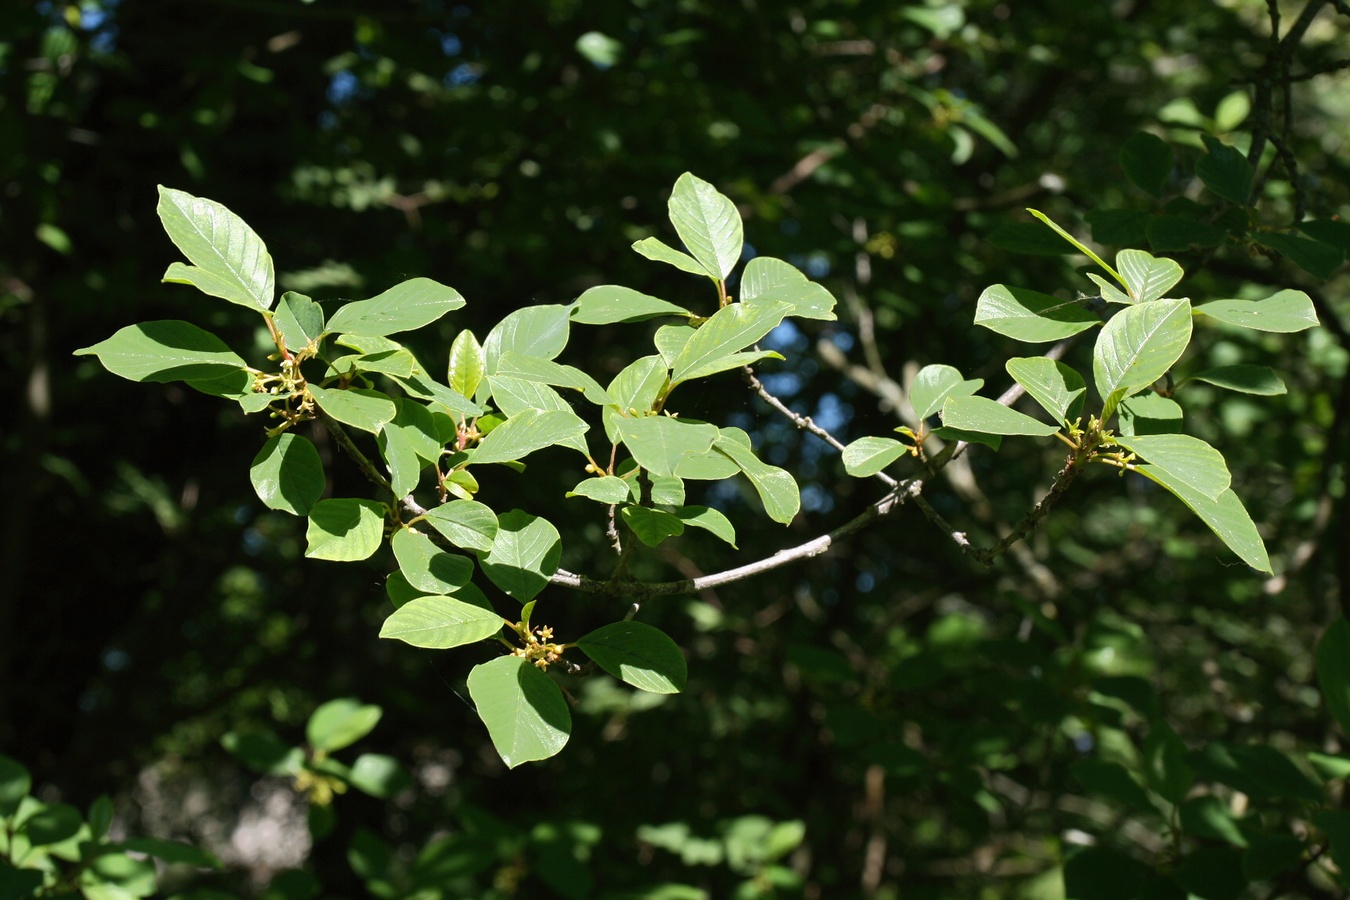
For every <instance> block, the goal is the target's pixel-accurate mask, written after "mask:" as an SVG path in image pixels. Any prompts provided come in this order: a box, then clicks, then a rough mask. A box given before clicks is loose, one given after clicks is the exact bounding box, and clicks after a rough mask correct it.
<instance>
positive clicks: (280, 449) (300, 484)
mask: <svg viewBox="0 0 1350 900" xmlns="http://www.w3.org/2000/svg"><path fill="white" fill-rule="evenodd" d="M248 475H249V480H250V481H252V482H253V490H254V491H256V492H257V494H258V499H259V500H261V501H262V502H263V505H265V506H266V507H267V508H268V509H279V510H281V511H282V512H288V513H290V514H292V515H296V516H307V515H309V511H310V510H311V509H312V508H313V507H314V504H315V503H317V502H319V498H320V497H321V496H323V488H324V483H325V480H324V475H323V462H322V461H321V460H320V459H319V451H318V450H316V449H315V448H314V445H313V444H312V443H310V442H309V440H308V439H307V438H305V437H302V436H301V435H298V434H292V433H291V432H289V431H288V432H284V433H282V434H278V435H276V436H274V437H271V438H268V440H267V443H265V444H263V447H262V449H261V450H259V451H258V455H257V456H255V457H254V458H253V463H252V464H251V465H250V466H249V471H248Z"/></svg>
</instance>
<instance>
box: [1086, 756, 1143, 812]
mask: <svg viewBox="0 0 1350 900" xmlns="http://www.w3.org/2000/svg"><path fill="white" fill-rule="evenodd" d="M1071 771H1072V772H1073V777H1074V778H1076V779H1077V780H1078V783H1079V784H1081V785H1082V786H1083V787H1085V788H1087V789H1088V791H1089V792H1090V793H1093V794H1096V795H1097V796H1099V797H1105V798H1106V799H1108V800H1112V801H1114V802H1116V803H1119V804H1120V805H1122V806H1125V807H1127V808H1130V809H1136V810H1139V811H1141V812H1150V813H1151V812H1156V808H1155V807H1154V805H1153V801H1151V800H1149V797H1148V793H1147V792H1145V790H1144V789H1143V787H1141V786H1140V784H1139V782H1137V781H1135V780H1134V776H1132V775H1131V774H1130V772H1129V770H1128V769H1126V768H1125V767H1124V766H1122V765H1121V764H1120V763H1113V762H1103V761H1101V760H1098V759H1083V760H1079V761H1078V762H1076V763H1074V764H1073V766H1072V768H1071Z"/></svg>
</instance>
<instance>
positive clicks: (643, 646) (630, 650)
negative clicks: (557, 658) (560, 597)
mask: <svg viewBox="0 0 1350 900" xmlns="http://www.w3.org/2000/svg"><path fill="white" fill-rule="evenodd" d="M576 644H577V647H578V648H580V649H581V652H583V653H585V654H586V655H587V656H589V657H590V658H591V659H593V660H595V663H596V665H598V666H599V667H600V668H602V669H604V670H605V671H606V672H608V673H609V674H611V675H613V676H614V677H615V678H618V679H619V680H621V681H624V682H626V683H628V684H631V685H632V686H633V687H635V688H640V689H642V690H644V691H651V692H652V693H656V694H675V693H679V692H680V691H681V690H683V689H684V683H685V679H686V677H687V669H686V666H685V661H684V654H683V653H681V652H680V648H679V647H677V646H676V645H675V642H674V641H672V640H671V639H670V638H669V637H668V636H667V635H666V633H665V632H663V631H661V630H659V629H657V628H653V627H652V626H650V625H647V624H644V623H642V622H615V623H613V624H611V625H605V626H604V627H602V628H597V629H596V630H595V631H592V632H591V633H590V634H587V635H585V636H584V637H580V638H578V639H577V642H576Z"/></svg>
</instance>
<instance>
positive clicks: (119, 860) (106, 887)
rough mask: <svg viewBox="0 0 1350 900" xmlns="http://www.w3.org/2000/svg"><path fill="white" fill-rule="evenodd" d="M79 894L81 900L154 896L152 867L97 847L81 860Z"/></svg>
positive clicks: (149, 864)
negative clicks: (82, 899) (83, 899)
mask: <svg viewBox="0 0 1350 900" xmlns="http://www.w3.org/2000/svg"><path fill="white" fill-rule="evenodd" d="M81 862H82V865H83V868H82V870H81V871H80V875H79V888H80V894H81V895H82V896H83V897H84V898H85V900H127V898H129V897H149V896H150V895H152V894H154V893H155V864H154V863H153V862H151V861H150V860H148V859H132V858H131V857H130V856H128V855H127V854H126V853H124V852H122V851H121V850H118V849H114V848H112V847H99V848H97V849H93V850H91V851H90V852H89V854H88V857H87V858H85V859H83V860H81Z"/></svg>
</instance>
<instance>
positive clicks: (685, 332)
mask: <svg viewBox="0 0 1350 900" xmlns="http://www.w3.org/2000/svg"><path fill="white" fill-rule="evenodd" d="M697 333H698V331H697V330H696V329H695V328H694V327H693V326H692V325H662V326H661V327H660V328H658V329H656V336H655V337H654V338H653V339H652V343H654V344H655V345H656V352H657V353H660V354H661V359H663V360H665V363H666V367H667V368H669V367H670V366H672V365H673V364H674V363H675V357H677V356H679V355H680V352H681V351H682V350H684V346H685V344H688V343H689V340H690V339H691V338H692V337H693V336H694V335H695V334H697Z"/></svg>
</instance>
